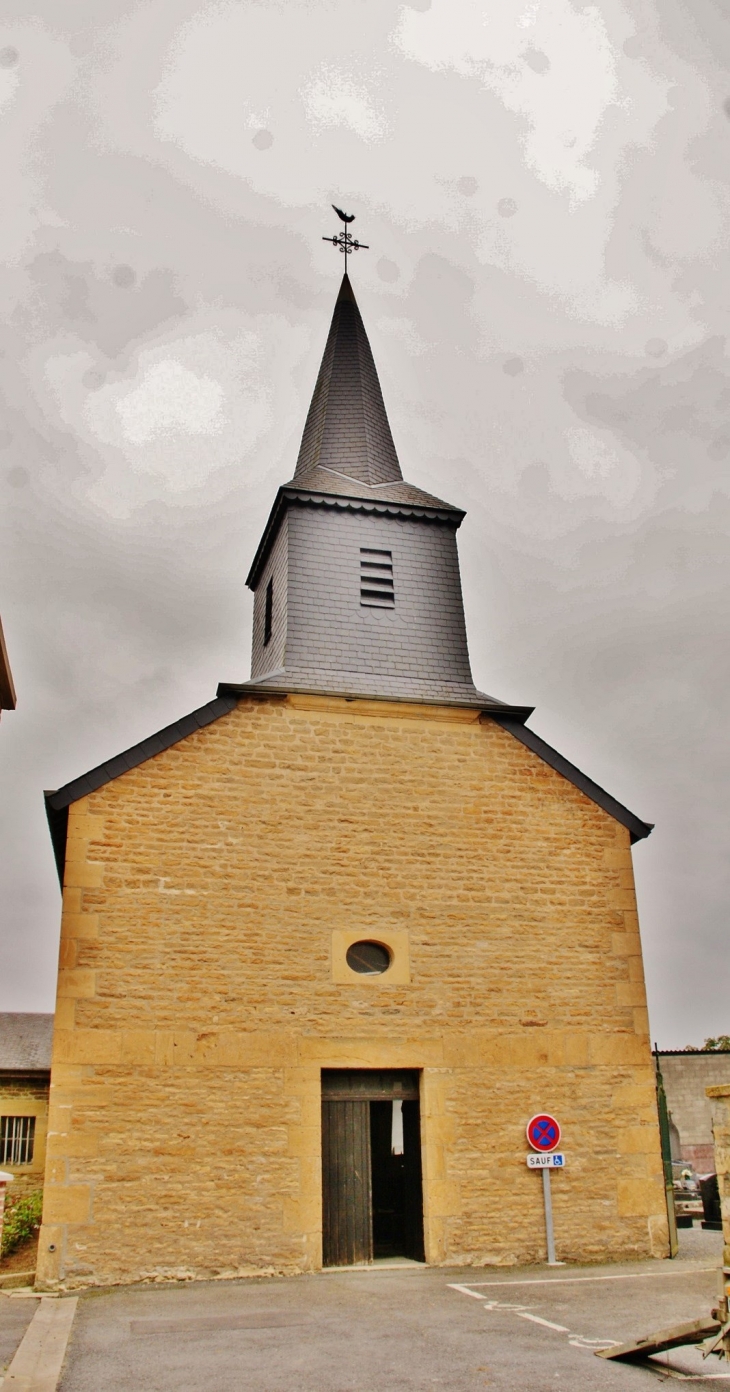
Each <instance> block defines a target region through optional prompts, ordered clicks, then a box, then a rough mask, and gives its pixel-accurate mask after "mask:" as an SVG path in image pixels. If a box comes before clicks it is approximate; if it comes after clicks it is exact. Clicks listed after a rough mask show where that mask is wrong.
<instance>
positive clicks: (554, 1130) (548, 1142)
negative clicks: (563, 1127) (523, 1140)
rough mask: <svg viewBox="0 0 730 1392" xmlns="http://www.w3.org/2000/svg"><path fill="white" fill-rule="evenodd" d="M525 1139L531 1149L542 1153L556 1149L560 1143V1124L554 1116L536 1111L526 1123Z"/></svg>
mask: <svg viewBox="0 0 730 1392" xmlns="http://www.w3.org/2000/svg"><path fill="white" fill-rule="evenodd" d="M527 1139H528V1141H529V1142H530V1145H531V1146H532V1149H533V1150H539V1151H542V1152H543V1153H544V1152H545V1151H548V1150H556V1149H557V1147H558V1146H559V1145H560V1126H559V1125H558V1122H557V1121H556V1120H555V1117H552V1116H550V1115H549V1114H548V1113H547V1112H538V1114H537V1116H534V1117H532V1118H531V1119H530V1121H528V1123H527Z"/></svg>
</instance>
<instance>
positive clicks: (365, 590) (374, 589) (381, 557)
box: [360, 546, 395, 609]
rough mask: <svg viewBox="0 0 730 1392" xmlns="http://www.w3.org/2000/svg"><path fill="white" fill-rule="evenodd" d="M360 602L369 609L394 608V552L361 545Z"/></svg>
mask: <svg viewBox="0 0 730 1392" xmlns="http://www.w3.org/2000/svg"><path fill="white" fill-rule="evenodd" d="M360 604H361V605H364V606H365V608H367V609H394V608H395V589H394V587H393V553H392V551H376V550H374V549H373V548H372V547H370V546H361V547H360Z"/></svg>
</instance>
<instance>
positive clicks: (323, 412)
mask: <svg viewBox="0 0 730 1392" xmlns="http://www.w3.org/2000/svg"><path fill="white" fill-rule="evenodd" d="M297 505H303V506H315V507H332V508H348V509H349V508H352V509H355V510H371V509H372V510H373V511H378V512H394V513H406V514H409V515H414V514H415V515H418V516H421V517H424V518H427V519H428V520H430V521H435V522H441V523H445V524H447V525H449V526H451V527H454V528H456V527H458V526H459V525H460V523H461V521H462V519H463V517H464V512H463V511H462V509H460V508H456V507H454V506H453V505H452V504H450V503H447V502H444V501H443V500H442V499H440V498H437V497H434V496H433V495H432V494H430V493H425V492H424V491H423V490H422V489H420V488H415V487H414V486H413V485H411V484H409V483H406V482H405V480H404V479H403V475H402V473H401V469H400V465H399V463H398V457H397V455H396V451H395V445H394V444H393V437H392V435H391V432H390V425H389V424H388V418H387V415H386V412H385V405H384V403H383V396H382V392H381V390H380V383H379V381H378V374H377V372H376V369H375V363H374V361H373V355H372V352H371V349H370V344H369V343H368V338H367V334H366V332H365V327H364V325H363V322H362V318H361V316H360V311H359V309H358V307H357V304H356V301H355V296H354V294H353V291H352V286H351V284H350V281H349V278H348V276H347V274H345V276H344V277H343V280H342V284H341V286H340V291H339V294H338V297H337V302H336V304H335V310H334V314H333V317H332V324H331V326H330V331H329V335H328V338H327V344H326V347H325V352H324V357H323V359H322V364H321V367H320V370H319V375H318V377H317V383H316V386H315V390H314V395H313V397H312V402H311V405H310V408H309V413H308V416H307V421H306V425H305V427H304V434H303V437H302V443H301V448H300V451H299V457H298V460H297V466H296V470H295V473H294V477H293V479H291V480H290V482H289V483H287V484H284V485H283V487H281V488H280V489H279V491H278V494H277V498H276V501H275V503H274V507H273V509H272V512H271V515H270V517H269V520H268V523H267V526H266V528H265V530H264V535H263V537H262V539H261V543H260V545H259V548H258V551H257V554H256V557H255V558H254V562H253V565H252V567H251V571H250V574H249V576H248V580H247V582H246V583H247V584H248V585H249V586H250V587H251V588H255V586H256V583H257V578H258V576H259V575H260V571H261V567H262V565H263V564H264V562H265V559H266V555H267V553H268V549H269V547H270V546H271V544H272V541H273V539H274V537H275V535H276V531H277V529H278V526H279V524H280V521H281V518H282V516H283V514H284V512H285V511H286V509H287V508H288V507H291V506H297ZM323 690H326V692H327V693H328V694H330V695H338V696H339V695H342V696H345V697H361V698H365V699H368V698H373V699H378V698H380V699H385V700H396V701H397V700H401V701H409V700H410V701H413V700H414V699H416V700H418V701H419V702H424V703H433V704H439V705H441V704H452V705H458V706H472V707H475V706H476V707H479V708H481V710H482V711H483V713H484V718H485V719H486V718H491V719H494V720H496V721H497V722H498V723H499V724H501V725H502V726H503V728H504V729H506V730H509V732H510V733H511V734H512V735H514V736H515V738H516V739H518V740H520V741H521V742H522V743H523V744H525V745H527V746H528V747H529V748H530V749H532V750H533V752H534V753H536V754H537V755H538V756H539V757H540V758H541V759H543V760H544V761H545V762H546V763H547V764H549V765H550V766H551V767H552V768H554V769H556V770H557V771H558V772H559V773H561V774H562V775H563V776H564V777H565V778H567V779H568V780H569V781H570V782H572V783H573V784H575V786H576V787H577V788H579V789H580V790H581V792H583V793H585V794H586V796H587V797H589V798H591V799H592V801H594V802H595V803H597V804H598V805H599V806H600V807H602V808H604V810H605V811H607V812H608V813H610V815H611V816H613V817H615V818H616V820H617V821H619V822H621V823H622V824H623V825H624V826H626V827H627V828H628V829H629V831H630V833H631V838H632V840H634V841H635V840H638V839H639V838H641V837H644V836H648V835H649V833H650V831H651V830H652V827H651V825H650V824H649V823H647V822H643V821H641V819H640V818H639V817H636V816H635V815H634V813H632V812H630V811H629V810H628V808H626V807H624V806H623V805H622V804H621V803H620V802H617V800H616V799H615V798H613V797H611V795H610V794H609V793H607V792H605V790H604V789H603V788H600V787H599V786H598V784H596V783H594V782H593V781H592V779H590V778H588V777H587V776H586V775H585V774H584V773H582V772H581V771H580V769H577V768H576V767H575V765H574V764H571V763H570V762H569V761H568V760H567V759H564V758H563V756H562V755H561V754H558V752H557V751H556V750H554V749H552V748H551V746H550V745H548V744H546V743H545V741H544V740H541V739H540V738H539V736H538V735H536V734H534V732H533V731H532V730H529V729H527V727H526V726H525V720H526V719H527V718H528V716H529V715H530V714H531V713H532V707H524V706H523V707H516V706H509V705H506V704H504V703H502V702H500V701H497V700H496V699H495V698H494V697H492V696H487V695H486V694H485V693H484V692H480V691H477V690H476V688H475V687H474V686H473V685H466V684H463V683H460V682H453V683H452V682H437V681H433V682H431V683H428V682H422V683H420V684H419V693H420V694H418V695H415V694H414V690H413V682H412V681H410V680H408V681H406V680H405V679H399V678H397V677H392V678H388V677H384V676H382V675H379V676H377V677H376V678H375V677H374V678H372V679H370V678H368V677H367V676H366V675H365V676H364V675H363V674H362V673H350V672H346V671H343V672H336V671H331V672H330V671H328V672H327V680H326V682H325V685H324V686H323V684H322V673H321V671H312V672H311V673H310V672H307V671H303V670H301V671H299V670H298V671H297V673H296V674H295V675H292V674H291V673H286V672H284V671H275V672H270V673H268V674H267V676H266V677H265V678H263V679H259V680H253V681H249V682H244V683H240V684H238V683H222V684H221V685H220V686H219V687H218V692H217V697H216V700H214V701H209V702H208V703H207V705H205V706H201V707H200V708H199V709H198V710H195V711H193V712H192V714H191V715H188V716H185V717H183V718H182V719H181V720H178V721H175V722H174V724H172V725H168V726H166V728H165V729H164V730H161V731H159V732H158V733H157V734H155V735H152V736H151V737H150V738H149V739H147V740H143V741H142V742H141V743H140V744H137V745H134V746H133V747H132V748H131V749H128V750H126V751H125V752H124V753H122V754H120V755H118V756H117V757H116V758H114V759H111V760H109V761H108V762H107V763H104V764H101V765H99V766H98V767H97V768H95V769H92V770H91V771H90V772H89V773H86V774H83V775H82V776H81V777H80V778H76V779H74V780H73V781H72V782H70V783H67V784H66V785H65V787H63V788H59V789H57V790H56V791H53V792H48V793H46V810H47V814H48V821H49V825H50V829H51V836H52V839H53V845H54V851H55V854H56V862H57V865H58V870H59V876H60V878H61V882H62V883H63V867H64V860H65V847H66V831H67V822H68V808H69V807H70V805H71V804H72V803H73V802H76V801H77V800H78V799H79V798H81V797H84V796H85V795H86V794H87V793H91V792H94V791H95V790H96V789H97V788H100V787H103V786H104V784H106V783H109V782H111V781H112V780H113V779H114V778H118V777H119V776H120V774H123V773H125V772H127V770H129V769H132V768H136V767H137V766H138V765H139V764H141V763H143V762H144V761H145V760H147V759H151V758H154V756H155V755H156V754H159V753H160V752H161V751H162V750H164V749H169V748H170V746H171V745H174V744H176V743H178V742H179V741H180V740H183V739H185V738H186V737H187V735H189V734H191V733H193V731H195V730H198V729H201V728H202V727H203V726H205V725H208V724H210V723H211V721H214V720H217V719H219V718H220V717H221V716H223V715H225V714H227V713H228V712H229V711H231V710H232V709H233V708H234V707H235V705H236V703H237V701H238V700H241V699H245V698H246V697H248V698H251V697H253V698H258V699H264V700H272V699H276V698H277V697H282V696H284V695H285V694H286V693H287V692H288V691H291V692H296V691H312V692H318V693H320V694H321V693H322V692H323Z"/></svg>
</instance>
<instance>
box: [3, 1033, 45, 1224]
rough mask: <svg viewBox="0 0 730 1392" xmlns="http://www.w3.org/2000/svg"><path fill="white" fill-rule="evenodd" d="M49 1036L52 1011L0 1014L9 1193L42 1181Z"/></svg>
mask: <svg viewBox="0 0 730 1392" xmlns="http://www.w3.org/2000/svg"><path fill="white" fill-rule="evenodd" d="M52 1040H53V1016H52V1015H32V1014H14V1013H4V1014H0V1170H4V1171H5V1172H6V1174H11V1175H12V1176H13V1184H12V1188H11V1191H10V1193H11V1197H12V1198H17V1197H18V1195H22V1194H25V1193H30V1192H31V1191H32V1190H34V1189H40V1187H41V1185H42V1184H43V1172H44V1169H45V1163H46V1130H47V1125H48V1089H49V1085H50V1079H51V1044H52Z"/></svg>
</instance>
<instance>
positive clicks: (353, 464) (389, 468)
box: [294, 272, 403, 487]
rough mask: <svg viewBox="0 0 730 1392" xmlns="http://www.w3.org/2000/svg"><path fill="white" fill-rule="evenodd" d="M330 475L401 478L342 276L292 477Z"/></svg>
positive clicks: (370, 480) (368, 480) (379, 480)
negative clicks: (318, 471) (322, 471)
mask: <svg viewBox="0 0 730 1392" xmlns="http://www.w3.org/2000/svg"><path fill="white" fill-rule="evenodd" d="M317 468H320V469H322V468H324V469H331V470H333V471H334V472H335V473H338V474H346V475H347V476H348V477H349V478H352V479H357V480H358V482H360V483H364V484H369V485H370V486H371V487H372V486H374V485H377V484H385V483H397V482H398V481H400V480H401V479H402V477H403V475H402V473H401V470H400V465H399V463H398V456H397V454H396V452H395V445H394V444H393V436H392V435H391V432H390V425H389V423H388V417H387V415H386V413H385V404H384V402H383V393H382V391H381V390H380V382H379V381H378V374H377V371H376V368H375V362H374V361H373V355H372V351H371V348H370V344H369V342H368V336H367V334H366V332H365V325H364V324H363V322H362V318H361V316H360V311H359V309H358V307H357V301H356V299H355V295H354V293H353V289H352V285H351V283H350V278H349V276H348V274H347V272H345V274H344V276H343V277H342V284H341V286H340V293H339V295H338V296H337V301H336V304H335V310H334V314H333V315H332V323H331V325H330V331H329V335H328V338H327V344H326V347H325V350H324V356H323V358H322V364H321V366H320V369H319V375H318V377H317V383H316V386H315V388H314V395H313V396H312V401H311V405H310V407H309V414H308V415H307V421H306V424H305V426H304V434H303V436H302V443H301V447H300V450H299V458H298V460H297V467H296V470H295V473H294V478H295V479H296V480H297V481H300V480H302V479H303V477H304V476H305V475H306V474H309V473H311V471H312V470H313V469H317Z"/></svg>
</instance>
